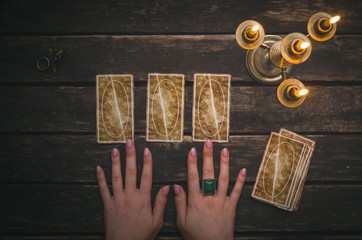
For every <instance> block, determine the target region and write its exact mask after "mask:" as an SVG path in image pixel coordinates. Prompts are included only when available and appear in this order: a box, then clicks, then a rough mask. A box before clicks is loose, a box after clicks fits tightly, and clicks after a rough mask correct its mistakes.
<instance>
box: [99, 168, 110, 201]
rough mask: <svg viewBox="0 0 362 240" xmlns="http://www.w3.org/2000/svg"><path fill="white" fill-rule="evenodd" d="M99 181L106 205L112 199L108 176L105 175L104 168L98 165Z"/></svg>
mask: <svg viewBox="0 0 362 240" xmlns="http://www.w3.org/2000/svg"><path fill="white" fill-rule="evenodd" d="M96 172H97V174H96V175H97V181H98V186H99V192H100V193H101V197H102V201H103V204H104V205H106V204H107V203H108V201H109V200H110V199H111V194H110V193H109V188H108V185H107V180H106V177H105V176H104V172H103V169H102V168H101V167H100V166H97V169H96Z"/></svg>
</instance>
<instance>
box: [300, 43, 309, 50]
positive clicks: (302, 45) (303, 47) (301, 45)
mask: <svg viewBox="0 0 362 240" xmlns="http://www.w3.org/2000/svg"><path fill="white" fill-rule="evenodd" d="M307 47H309V42H303V43H302V44H300V48H302V49H306V48H307Z"/></svg>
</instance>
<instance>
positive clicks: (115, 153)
mask: <svg viewBox="0 0 362 240" xmlns="http://www.w3.org/2000/svg"><path fill="white" fill-rule="evenodd" d="M112 155H113V157H117V156H118V149H117V148H113V150H112Z"/></svg>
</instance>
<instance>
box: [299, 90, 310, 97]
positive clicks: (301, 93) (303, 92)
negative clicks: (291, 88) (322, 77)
mask: <svg viewBox="0 0 362 240" xmlns="http://www.w3.org/2000/svg"><path fill="white" fill-rule="evenodd" d="M308 92H309V90H308V89H302V90H299V92H298V95H299V96H304V95H306V94H308Z"/></svg>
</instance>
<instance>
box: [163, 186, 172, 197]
mask: <svg viewBox="0 0 362 240" xmlns="http://www.w3.org/2000/svg"><path fill="white" fill-rule="evenodd" d="M169 192H170V186H169V185H167V186H165V187H164V188H163V190H162V193H163V195H165V196H167V195H168V193H169Z"/></svg>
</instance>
